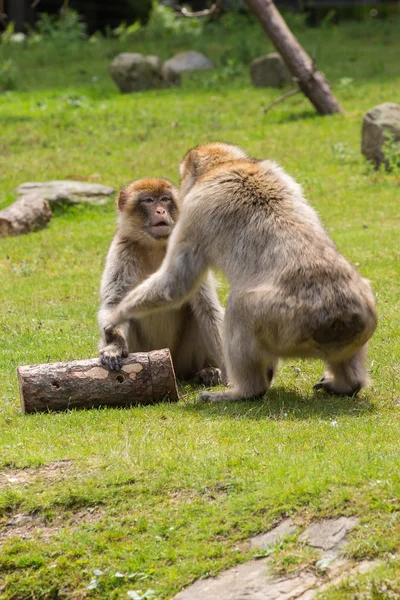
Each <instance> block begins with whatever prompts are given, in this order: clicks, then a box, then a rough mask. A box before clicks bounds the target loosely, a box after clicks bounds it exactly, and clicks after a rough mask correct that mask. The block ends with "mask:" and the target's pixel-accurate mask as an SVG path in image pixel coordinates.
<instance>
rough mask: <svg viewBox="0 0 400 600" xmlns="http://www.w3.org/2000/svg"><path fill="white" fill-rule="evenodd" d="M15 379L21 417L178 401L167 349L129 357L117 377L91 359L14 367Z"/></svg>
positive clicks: (116, 374)
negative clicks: (30, 414) (40, 413)
mask: <svg viewBox="0 0 400 600" xmlns="http://www.w3.org/2000/svg"><path fill="white" fill-rule="evenodd" d="M17 373H18V382H19V393H20V398H21V407H22V412H23V413H34V412H47V411H59V410H68V409H71V408H96V407H99V406H122V407H124V406H132V405H137V404H155V403H157V402H162V401H163V400H168V401H169V402H174V401H176V400H178V391H177V389H176V381H175V373H174V368H173V365H172V360H171V355H170V352H169V350H168V349H164V350H155V351H153V352H149V353H146V352H137V353H135V354H130V355H129V356H128V358H126V359H125V360H124V363H123V366H122V368H121V370H120V371H108V370H107V369H106V368H105V367H103V366H102V365H101V364H100V361H99V359H98V358H90V359H87V360H75V361H72V362H69V363H52V364H44V365H29V366H25V367H18V368H17Z"/></svg>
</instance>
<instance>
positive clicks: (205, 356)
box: [98, 179, 223, 386]
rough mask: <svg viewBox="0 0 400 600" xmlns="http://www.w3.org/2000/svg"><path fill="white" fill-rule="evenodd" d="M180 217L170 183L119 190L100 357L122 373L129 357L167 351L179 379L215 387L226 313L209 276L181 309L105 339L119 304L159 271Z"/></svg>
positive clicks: (130, 323) (144, 182)
mask: <svg viewBox="0 0 400 600" xmlns="http://www.w3.org/2000/svg"><path fill="white" fill-rule="evenodd" d="M178 214H179V195H178V191H177V189H176V188H175V187H174V186H173V185H172V184H171V183H170V182H169V181H167V180H166V179H141V180H138V181H134V182H133V183H131V184H130V185H128V186H127V187H125V188H124V189H123V190H122V191H121V193H120V195H119V198H118V228H117V232H116V234H115V237H114V239H113V241H112V243H111V247H110V249H109V252H108V256H107V261H106V266H105V269H104V273H103V278H102V282H101V307H100V311H99V315H98V320H99V325H100V330H101V333H102V339H101V342H100V358H101V362H102V364H103V365H105V366H107V367H108V368H109V369H112V370H120V368H121V365H122V359H123V358H124V357H126V356H127V355H128V352H148V351H151V350H157V349H159V348H169V349H170V351H171V356H172V362H173V364H174V368H175V373H176V375H177V376H178V377H182V378H195V379H196V380H197V381H198V382H199V383H203V384H204V385H207V386H208V385H216V384H217V383H219V381H220V375H221V373H220V370H219V368H218V367H220V368H222V369H223V363H222V355H223V350H222V340H221V330H222V321H223V309H222V307H221V305H220V303H219V301H218V296H217V292H216V286H215V282H214V280H213V278H212V276H211V274H208V275H207V276H206V277H205V278H204V280H203V281H202V283H201V285H200V286H198V288H197V290H196V292H195V293H194V294H192V296H191V297H190V299H188V301H187V302H181V303H180V305H179V307H168V306H165V307H164V306H163V307H161V308H162V309H163V310H162V311H157V310H155V311H152V314H149V315H146V316H143V317H141V318H136V316H133V317H132V318H128V319H127V320H125V322H124V323H121V324H119V326H118V327H117V328H115V329H112V328H111V329H110V330H108V331H107V333H106V334H104V326H105V325H106V324H108V323H109V316H110V314H111V313H112V311H113V309H114V308H115V307H116V306H117V304H118V303H119V302H120V300H121V299H122V298H124V297H125V296H126V294H128V292H131V290H132V289H134V288H136V287H137V286H138V285H139V284H140V282H141V281H143V280H144V279H146V278H147V277H148V276H149V275H151V274H152V273H154V271H156V270H157V269H158V268H159V267H160V265H161V263H162V261H163V259H164V256H165V253H166V249H167V243H168V238H169V236H170V234H171V232H172V230H173V228H174V226H175V222H176V220H177V218H178Z"/></svg>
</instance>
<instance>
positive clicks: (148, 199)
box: [142, 196, 153, 204]
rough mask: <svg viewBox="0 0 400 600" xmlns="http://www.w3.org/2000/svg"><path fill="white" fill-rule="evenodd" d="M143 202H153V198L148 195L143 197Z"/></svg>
mask: <svg viewBox="0 0 400 600" xmlns="http://www.w3.org/2000/svg"><path fill="white" fill-rule="evenodd" d="M142 202H143V203H144V204H152V202H153V198H152V197H151V196H146V198H142Z"/></svg>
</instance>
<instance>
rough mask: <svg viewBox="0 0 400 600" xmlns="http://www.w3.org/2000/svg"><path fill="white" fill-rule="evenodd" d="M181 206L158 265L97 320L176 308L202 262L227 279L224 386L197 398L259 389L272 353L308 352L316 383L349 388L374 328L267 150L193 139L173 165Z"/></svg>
mask: <svg viewBox="0 0 400 600" xmlns="http://www.w3.org/2000/svg"><path fill="white" fill-rule="evenodd" d="M181 178H182V187H181V192H182V193H183V194H184V201H183V207H182V211H181V216H180V219H179V222H178V225H177V226H176V228H175V230H174V232H173V234H172V236H171V240H170V243H169V246H168V251H167V255H166V258H165V260H164V261H163V263H162V265H161V268H160V269H159V270H158V271H157V272H156V273H154V274H153V275H152V276H151V277H149V279H147V280H146V281H145V282H144V283H143V284H142V285H140V286H139V287H137V288H136V289H135V290H134V291H133V292H131V293H129V294H128V295H127V296H126V298H125V299H124V300H123V301H122V302H121V303H120V304H119V306H118V307H117V308H116V310H115V311H114V312H113V313H112V314H111V315H110V317H109V326H114V325H116V324H117V323H121V322H123V321H125V320H126V319H128V318H132V316H144V315H149V314H153V313H156V312H158V311H160V310H165V308H167V307H169V308H172V307H175V308H177V307H179V306H181V304H182V302H185V301H187V300H188V299H189V298H190V297H191V294H193V291H194V290H196V289H198V288H199V285H200V284H201V281H202V280H203V278H204V277H205V275H206V273H207V270H208V268H209V267H214V268H217V269H219V270H221V271H222V272H223V273H225V275H226V276H227V278H228V280H229V282H230V284H231V293H230V296H229V300H228V304H227V308H226V312H225V321H224V355H225V362H226V365H227V372H228V379H229V381H230V382H232V383H233V384H234V389H233V390H229V391H226V392H221V393H207V392H205V393H203V394H202V395H201V397H202V399H203V400H204V399H212V400H214V401H216V400H235V399H239V398H250V397H257V396H262V395H263V394H264V393H265V392H266V391H267V390H268V388H269V386H270V383H271V379H272V377H273V375H274V373H275V372H276V368H277V365H278V362H279V359H280V358H288V357H312V358H320V359H322V360H324V361H325V363H326V364H327V372H326V374H325V377H324V379H323V380H322V381H321V382H319V383H318V384H317V387H318V388H323V389H325V390H326V391H329V392H332V393H336V394H348V395H352V394H354V393H357V391H358V390H359V389H361V388H362V387H364V386H366V385H367V384H368V376H367V372H366V369H365V353H366V344H367V341H368V340H369V338H370V337H371V336H372V334H373V333H374V331H375V328H376V324H377V319H376V312H375V301H374V297H373V294H372V291H371V288H370V285H369V283H368V282H367V281H366V280H365V279H363V278H362V277H361V275H360V274H359V273H358V272H357V270H356V269H355V268H354V267H353V266H352V265H351V264H350V263H349V262H348V261H347V260H346V259H345V258H344V257H343V256H342V255H341V254H340V253H339V252H338V250H337V249H336V247H335V245H334V243H333V242H332V240H331V239H330V238H329V236H328V234H327V233H326V231H325V230H324V228H323V226H322V224H321V221H320V220H319V218H318V216H317V213H316V212H315V211H314V209H313V208H311V206H310V205H309V204H308V203H307V201H306V199H305V198H304V195H303V193H302V190H301V187H300V186H299V185H298V184H297V183H296V182H295V181H294V180H293V179H292V178H291V177H290V176H289V175H287V174H286V173H285V172H284V171H283V169H282V168H280V167H279V166H278V165H277V164H275V163H274V162H272V161H269V160H264V161H255V160H253V159H249V158H247V157H246V155H245V153H244V152H243V151H242V150H241V149H240V148H237V147H232V146H229V145H226V144H219V143H215V144H209V145H206V146H199V147H198V148H195V149H194V150H192V151H191V152H189V153H188V154H187V155H186V157H185V160H184V162H183V164H182V165H181Z"/></svg>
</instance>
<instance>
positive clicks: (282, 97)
mask: <svg viewBox="0 0 400 600" xmlns="http://www.w3.org/2000/svg"><path fill="white" fill-rule="evenodd" d="M300 92H301V89H300V88H296V89H295V90H290V92H286V94H283V95H282V96H281V97H280V98H278V99H277V100H274V101H273V102H271V104H268V105H267V106H265V107H264V108H263V113H264V114H265V113H267V112H268V111H269V110H271V108H274V106H276V105H277V104H280V103H281V102H283V101H284V100H286V98H290V97H291V96H294V95H295V94H299V93H300Z"/></svg>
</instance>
